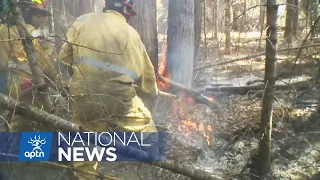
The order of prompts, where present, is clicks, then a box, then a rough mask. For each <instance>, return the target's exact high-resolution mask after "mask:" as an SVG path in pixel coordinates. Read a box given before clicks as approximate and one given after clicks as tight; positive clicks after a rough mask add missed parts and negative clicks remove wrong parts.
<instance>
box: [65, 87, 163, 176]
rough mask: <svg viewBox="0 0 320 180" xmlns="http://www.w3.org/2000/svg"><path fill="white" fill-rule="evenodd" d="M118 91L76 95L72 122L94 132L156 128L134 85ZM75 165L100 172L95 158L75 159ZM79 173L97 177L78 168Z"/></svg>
mask: <svg viewBox="0 0 320 180" xmlns="http://www.w3.org/2000/svg"><path fill="white" fill-rule="evenodd" d="M119 91H121V93H119ZM119 91H118V92H106V93H105V94H90V95H89V94H79V95H73V103H71V107H72V116H71V117H72V120H73V122H74V123H76V124H78V125H81V126H85V127H86V128H88V129H90V130H92V131H95V132H106V131H113V132H121V131H125V132H157V129H156V127H155V124H154V121H153V120H152V116H151V113H150V111H149V110H148V109H147V108H146V107H145V106H144V104H143V102H142V100H141V99H140V98H139V97H138V96H137V95H136V92H135V89H134V88H129V89H127V88H125V90H119ZM73 166H74V168H77V169H80V170H81V171H93V172H98V168H99V166H98V163H96V162H73ZM76 176H77V178H78V179H79V180H80V179H81V180H82V179H90V180H91V179H96V178H95V177H92V176H89V175H86V174H84V173H78V172H77V173H76Z"/></svg>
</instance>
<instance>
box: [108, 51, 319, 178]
mask: <svg viewBox="0 0 320 180" xmlns="http://www.w3.org/2000/svg"><path fill="white" fill-rule="evenodd" d="M259 52H261V51H259ZM310 52H311V53H310ZM297 53H298V51H294V52H291V53H290V54H288V53H278V63H277V74H281V73H285V74H286V75H285V76H282V77H281V78H280V80H279V82H278V83H280V84H281V83H282V84H286V83H289V82H297V81H308V80H309V81H310V78H314V77H315V74H317V71H318V65H317V63H316V62H315V61H314V59H313V58H312V56H311V55H309V54H312V53H313V54H316V53H318V52H317V51H316V49H312V50H309V51H308V53H306V52H302V56H301V57H302V58H301V59H302V61H301V63H299V64H298V65H296V66H295V69H294V70H293V66H294V65H293V63H294V61H295V56H296V54H297ZM251 54H252V50H251ZM246 55H249V54H248V52H247V51H245V52H242V53H241V52H239V51H237V53H236V54H233V55H231V56H224V58H222V59H224V60H220V61H218V62H223V61H226V60H228V59H232V58H238V57H242V56H246ZM212 62H213V60H212V59H211V60H200V61H199V62H198V64H197V65H200V66H202V65H205V64H208V63H212ZM263 71H264V57H262V56H261V57H257V58H253V59H248V60H245V61H239V62H235V63H231V64H226V65H223V66H213V67H211V68H207V69H204V70H201V71H199V72H196V73H195V81H194V83H193V88H194V89H197V90H199V91H201V92H202V93H203V94H205V95H208V96H214V100H215V101H216V102H217V104H218V107H216V109H209V108H208V107H206V106H205V105H201V104H195V103H193V102H192V101H190V100H187V101H176V100H173V99H170V98H164V97H159V98H158V100H157V101H156V103H155V107H154V109H153V112H152V113H153V116H154V119H155V121H156V124H157V125H159V127H161V128H160V129H161V130H166V131H167V132H169V134H170V136H169V137H168V138H167V139H166V142H167V148H166V153H167V158H168V159H170V160H173V161H175V162H176V163H177V164H184V165H189V166H190V167H192V168H196V169H201V170H205V171H207V172H209V173H212V174H215V175H216V176H217V177H220V179H245V180H246V179H249V176H252V174H250V167H251V166H252V164H251V159H252V157H253V156H254V154H255V152H256V150H257V148H258V143H259V134H260V128H259V125H260V116H261V104H262V96H263V92H259V91H258V92H253V93H248V94H245V95H237V94H232V93H227V92H211V91H208V90H206V88H207V87H212V86H214V84H215V85H217V84H224V85H229V86H245V85H247V82H248V81H253V80H257V79H260V80H261V79H263V75H264V72H263ZM288 73H289V75H288ZM258 83H259V82H258ZM260 83H261V82H260ZM319 95H320V94H319V91H318V90H317V89H316V88H314V87H313V86H312V81H311V82H310V88H307V89H304V90H299V89H290V90H286V91H276V98H275V102H274V107H275V108H274V115H273V125H272V127H273V131H272V156H271V158H272V178H271V179H292V180H300V179H301V180H305V179H312V178H313V180H318V179H320V178H319V172H320V114H319V113H318V112H317V111H316V107H315V105H316V103H317V102H316V101H315V100H317V99H319ZM183 120H190V121H191V122H192V124H191V125H190V124H189V126H183V125H184V123H183ZM200 124H202V125H203V126H202V127H204V128H200ZM208 126H210V127H211V128H210V129H211V131H209V130H208ZM200 129H202V131H201V130H200ZM203 129H205V130H203ZM204 135H206V136H209V138H210V144H208V142H207V138H206V137H205V136H204ZM129 164H131V165H129ZM119 166H120V167H119V168H116V171H110V169H109V170H108V171H106V172H108V174H113V175H115V177H120V178H121V179H125V180H127V179H130V180H141V179H146V180H154V179H155V180H157V179H159V180H173V179H174V180H185V179H189V178H187V177H185V176H182V175H178V174H175V173H173V172H170V171H168V170H165V169H161V168H158V167H155V166H150V165H146V164H143V163H123V164H122V165H119ZM113 168H115V167H113Z"/></svg>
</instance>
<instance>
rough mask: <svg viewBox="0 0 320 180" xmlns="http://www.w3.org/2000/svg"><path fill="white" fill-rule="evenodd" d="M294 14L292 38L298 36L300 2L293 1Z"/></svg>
mask: <svg viewBox="0 0 320 180" xmlns="http://www.w3.org/2000/svg"><path fill="white" fill-rule="evenodd" d="M293 5H294V12H293V20H292V36H293V37H295V36H296V35H297V29H298V22H299V0H293Z"/></svg>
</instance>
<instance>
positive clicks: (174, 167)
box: [0, 93, 218, 180]
mask: <svg viewBox="0 0 320 180" xmlns="http://www.w3.org/2000/svg"><path fill="white" fill-rule="evenodd" d="M0 108H3V109H7V110H10V111H13V110H14V109H15V112H16V113H17V114H19V115H21V116H24V117H26V118H28V119H32V120H34V121H37V122H39V123H46V124H51V125H53V126H54V127H55V128H57V129H60V130H62V131H66V132H81V131H82V132H83V131H84V132H90V131H91V130H90V129H87V128H85V127H82V126H78V125H76V124H74V123H72V122H69V121H67V120H65V119H62V118H60V117H57V116H55V115H52V114H49V113H47V112H45V111H43V110H40V109H37V108H35V107H33V106H30V105H28V104H25V103H21V102H17V101H16V100H14V99H13V98H11V97H9V96H6V95H4V94H2V93H0ZM91 132H92V131H91ZM102 138H110V137H108V136H103V137H102ZM103 141H105V140H103ZM105 142H107V140H106V141H105ZM115 144H116V149H117V152H119V153H120V154H125V155H126V156H129V157H132V158H134V159H137V160H140V161H144V160H145V159H150V157H152V155H150V154H148V153H146V152H143V151H140V150H139V149H137V148H133V147H124V146H121V143H115ZM146 163H149V164H152V165H156V166H158V167H161V168H164V169H167V170H169V171H172V172H175V173H178V174H181V175H184V176H187V177H190V178H193V179H198V180H217V179H218V178H217V177H216V176H214V175H212V174H210V173H208V172H205V171H202V170H197V169H194V168H191V167H189V166H186V165H181V164H177V163H175V162H173V161H167V160H166V161H161V162H160V161H156V162H146Z"/></svg>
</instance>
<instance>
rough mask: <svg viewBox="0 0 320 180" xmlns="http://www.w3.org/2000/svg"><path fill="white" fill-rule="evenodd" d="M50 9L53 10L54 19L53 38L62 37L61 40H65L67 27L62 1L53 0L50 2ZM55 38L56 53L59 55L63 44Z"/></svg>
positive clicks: (59, 39)
mask: <svg viewBox="0 0 320 180" xmlns="http://www.w3.org/2000/svg"><path fill="white" fill-rule="evenodd" d="M52 8H53V17H54V27H53V29H54V34H55V36H59V37H62V38H63V39H64V38H66V34H67V27H66V21H67V19H66V9H65V4H64V1H63V0H54V1H52ZM59 37H57V38H55V42H56V45H57V46H56V47H57V53H59V51H60V48H61V46H62V44H63V41H62V39H61V38H59Z"/></svg>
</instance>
